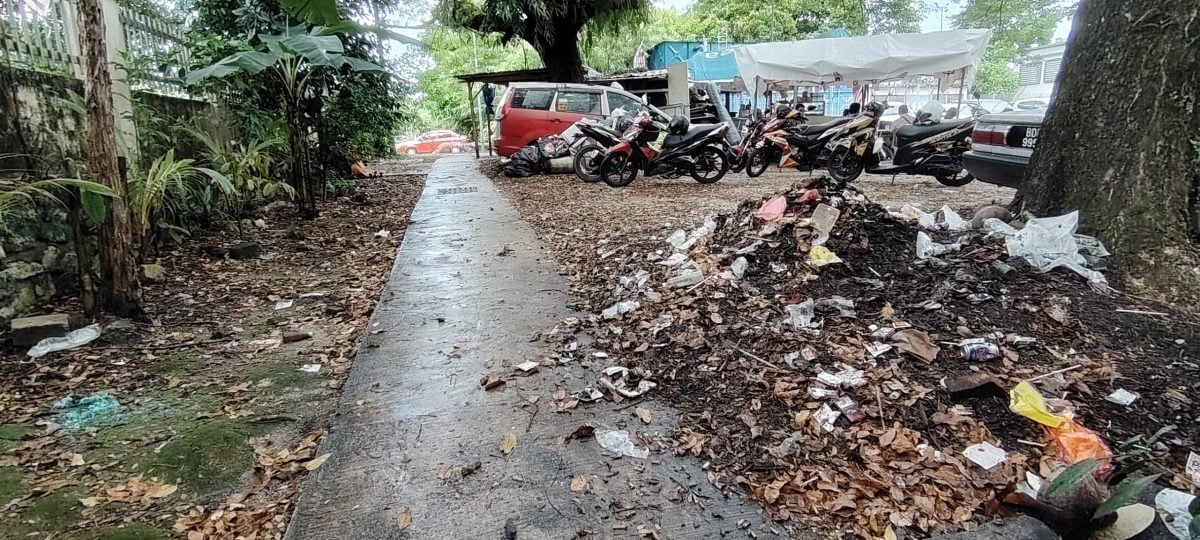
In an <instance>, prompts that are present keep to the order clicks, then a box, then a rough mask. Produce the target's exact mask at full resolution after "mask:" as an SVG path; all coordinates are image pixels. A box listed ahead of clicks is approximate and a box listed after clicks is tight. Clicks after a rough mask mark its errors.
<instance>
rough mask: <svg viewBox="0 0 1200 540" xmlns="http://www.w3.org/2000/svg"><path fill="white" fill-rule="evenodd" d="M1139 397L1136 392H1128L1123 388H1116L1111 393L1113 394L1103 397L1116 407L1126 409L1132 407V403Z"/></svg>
mask: <svg viewBox="0 0 1200 540" xmlns="http://www.w3.org/2000/svg"><path fill="white" fill-rule="evenodd" d="M1139 397H1141V396H1139V395H1138V394H1137V393H1136V392H1130V391H1129V390H1126V389H1124V388H1118V389H1116V390H1115V391H1113V393H1111V394H1109V395H1107V396H1105V397H1104V399H1106V400H1108V401H1111V402H1113V403H1116V404H1117V405H1122V406H1125V407H1128V406H1130V405H1132V404H1133V402H1134V401H1137V398H1139Z"/></svg>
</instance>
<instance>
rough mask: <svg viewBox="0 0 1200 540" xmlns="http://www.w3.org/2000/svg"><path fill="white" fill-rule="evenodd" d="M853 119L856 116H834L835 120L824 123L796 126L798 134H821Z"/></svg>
mask: <svg viewBox="0 0 1200 540" xmlns="http://www.w3.org/2000/svg"><path fill="white" fill-rule="evenodd" d="M853 119H854V117H852V116H843V117H841V118H834V119H833V120H830V121H828V122H825V123H823V124H805V125H802V126H799V127H797V128H796V134H797V135H819V134H821V133H825V132H826V131H829V130H831V129H833V128H835V127H838V126H840V125H842V124H845V123H846V122H849V121H851V120H853Z"/></svg>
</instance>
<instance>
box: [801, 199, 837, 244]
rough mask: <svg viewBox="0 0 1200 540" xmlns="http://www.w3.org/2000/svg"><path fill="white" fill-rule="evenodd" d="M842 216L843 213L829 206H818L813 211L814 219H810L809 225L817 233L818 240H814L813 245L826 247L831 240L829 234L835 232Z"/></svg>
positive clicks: (822, 204)
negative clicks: (835, 225)
mask: <svg viewBox="0 0 1200 540" xmlns="http://www.w3.org/2000/svg"><path fill="white" fill-rule="evenodd" d="M841 215H842V211H841V210H838V209H837V208H834V207H832V206H829V205H828V204H825V203H821V204H818V205H817V207H816V209H814V210H813V213H812V217H811V218H809V225H811V226H812V228H813V230H815V231H817V239H816V240H813V245H817V246H820V245H824V244H825V242H827V241H828V240H829V232H830V231H832V230H833V226H834V224H836V223H837V220H838V217H840V216H841Z"/></svg>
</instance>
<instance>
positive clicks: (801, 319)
mask: <svg viewBox="0 0 1200 540" xmlns="http://www.w3.org/2000/svg"><path fill="white" fill-rule="evenodd" d="M783 309H784V311H787V314H788V319H787V322H788V324H790V325H792V326H793V327H796V328H801V329H803V328H808V327H809V325H811V324H812V320H813V317H816V304H814V303H813V300H812V298H809V299H808V300H805V301H803V302H800V303H799V304H789V305H787V306H784V308H783Z"/></svg>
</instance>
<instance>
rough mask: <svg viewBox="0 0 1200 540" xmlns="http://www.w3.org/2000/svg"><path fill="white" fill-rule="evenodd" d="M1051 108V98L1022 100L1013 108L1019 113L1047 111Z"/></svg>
mask: <svg viewBox="0 0 1200 540" xmlns="http://www.w3.org/2000/svg"><path fill="white" fill-rule="evenodd" d="M1049 106H1050V98H1031V99H1021V100H1017V102H1016V103H1013V107H1014V108H1016V110H1018V111H1036V110H1038V109H1045V108H1046V107H1049Z"/></svg>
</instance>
